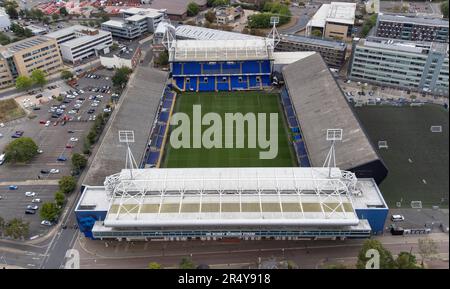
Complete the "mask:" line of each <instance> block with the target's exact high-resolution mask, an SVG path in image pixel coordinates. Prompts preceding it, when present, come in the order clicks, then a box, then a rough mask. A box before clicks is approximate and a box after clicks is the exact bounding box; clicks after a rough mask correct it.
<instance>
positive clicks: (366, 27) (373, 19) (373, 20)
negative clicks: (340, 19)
mask: <svg viewBox="0 0 450 289" xmlns="http://www.w3.org/2000/svg"><path fill="white" fill-rule="evenodd" d="M377 17H378V14H373V15H372V16H370V17H369V18H368V19H366V21H364V24H363V27H362V29H361V37H366V36H367V35H368V34H369V32H370V30H371V29H372V27H374V26H375V24H377Z"/></svg>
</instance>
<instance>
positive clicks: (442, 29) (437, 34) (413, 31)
mask: <svg viewBox="0 0 450 289" xmlns="http://www.w3.org/2000/svg"><path fill="white" fill-rule="evenodd" d="M448 28H449V27H448V20H445V19H439V18H426V17H416V16H404V15H389V14H382V13H380V14H379V15H378V18H377V25H376V31H375V35H376V36H378V37H386V38H394V39H402V40H411V41H430V42H448Z"/></svg>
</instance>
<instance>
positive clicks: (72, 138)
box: [70, 137, 78, 142]
mask: <svg viewBox="0 0 450 289" xmlns="http://www.w3.org/2000/svg"><path fill="white" fill-rule="evenodd" d="M70 141H73V142H75V141H78V139H77V138H76V137H71V138H70Z"/></svg>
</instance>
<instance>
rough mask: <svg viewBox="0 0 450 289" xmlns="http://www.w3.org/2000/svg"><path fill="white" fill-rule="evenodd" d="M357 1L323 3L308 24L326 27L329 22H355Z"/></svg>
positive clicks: (350, 23) (348, 23)
mask: <svg viewBox="0 0 450 289" xmlns="http://www.w3.org/2000/svg"><path fill="white" fill-rule="evenodd" d="M355 14H356V3H347V2H331V3H330V4H322V6H321V7H320V8H319V10H317V12H316V14H314V16H313V17H312V18H311V20H310V21H309V22H308V26H313V27H325V24H326V23H327V22H332V23H338V24H347V25H353V24H355Z"/></svg>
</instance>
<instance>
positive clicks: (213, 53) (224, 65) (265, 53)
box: [170, 40, 273, 91]
mask: <svg viewBox="0 0 450 289" xmlns="http://www.w3.org/2000/svg"><path fill="white" fill-rule="evenodd" d="M185 43H187V44H188V45H189V44H192V43H193V42H192V41H189V40H184V41H183V40H182V41H178V42H177V43H176V45H175V47H174V48H173V50H172V52H171V54H172V55H171V56H170V62H171V72H172V79H173V85H174V86H176V87H177V88H178V89H179V90H181V91H235V90H257V89H263V88H266V87H269V86H270V85H271V75H272V65H273V59H272V53H273V48H272V47H271V46H270V45H268V44H267V43H266V42H265V41H256V43H254V42H252V43H250V45H253V46H251V47H249V44H248V43H247V42H246V41H227V43H226V44H228V46H229V47H227V46H225V47H221V44H222V43H221V42H220V41H219V42H217V41H206V42H205V41H196V42H195V45H196V46H194V47H188V48H187V47H185V46H184V44H185ZM223 44H224V45H225V43H223ZM203 45H205V46H206V47H203ZM214 45H215V46H214ZM246 49H247V50H246ZM193 51H194V52H193Z"/></svg>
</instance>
